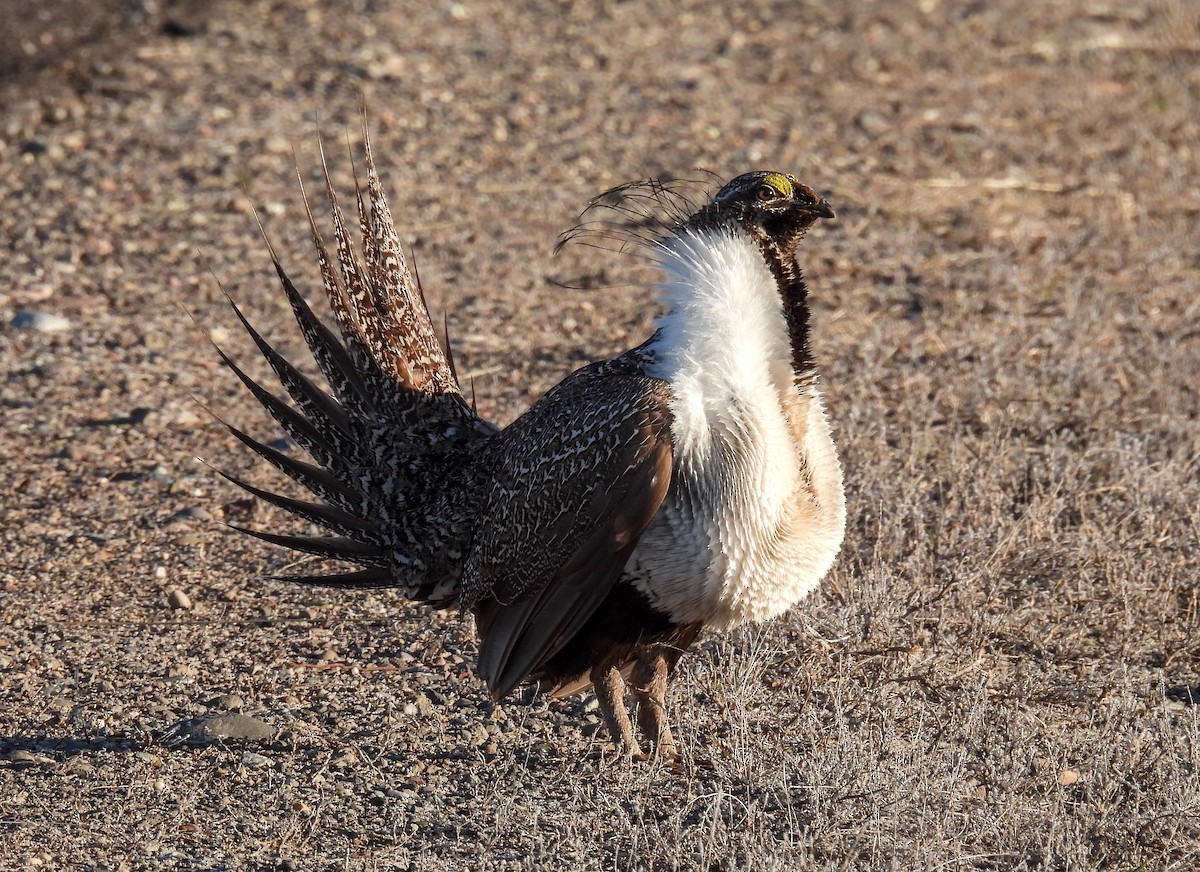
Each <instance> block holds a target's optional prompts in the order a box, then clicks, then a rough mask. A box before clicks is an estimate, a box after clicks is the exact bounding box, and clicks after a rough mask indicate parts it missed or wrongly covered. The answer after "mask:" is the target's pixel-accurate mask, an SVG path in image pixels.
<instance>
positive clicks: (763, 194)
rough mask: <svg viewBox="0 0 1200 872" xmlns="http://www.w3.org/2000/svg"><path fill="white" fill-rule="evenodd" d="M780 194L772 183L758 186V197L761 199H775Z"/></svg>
mask: <svg viewBox="0 0 1200 872" xmlns="http://www.w3.org/2000/svg"><path fill="white" fill-rule="evenodd" d="M778 196H779V192H778V191H776V190H775V189H774V188H773V187H771V186H770V185H760V186H759V188H758V199H760V200H774V199H775V198H777V197H778Z"/></svg>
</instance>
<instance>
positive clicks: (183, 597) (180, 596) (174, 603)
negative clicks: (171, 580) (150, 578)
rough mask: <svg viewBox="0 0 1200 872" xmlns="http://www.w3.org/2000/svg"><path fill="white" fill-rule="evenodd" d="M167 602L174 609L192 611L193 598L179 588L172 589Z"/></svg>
mask: <svg viewBox="0 0 1200 872" xmlns="http://www.w3.org/2000/svg"><path fill="white" fill-rule="evenodd" d="M167 602H168V603H169V604H170V606H171V608H173V609H190V608H191V607H192V598H191V597H189V596H188V595H187V594H186V593H184V592H183V591H182V590H180V589H179V588H177V587H173V588H171V591H170V593H168V594H167Z"/></svg>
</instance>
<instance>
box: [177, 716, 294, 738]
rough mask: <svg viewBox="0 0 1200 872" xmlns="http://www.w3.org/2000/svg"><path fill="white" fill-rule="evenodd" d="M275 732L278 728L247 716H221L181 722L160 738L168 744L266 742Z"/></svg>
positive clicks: (273, 736)
mask: <svg viewBox="0 0 1200 872" xmlns="http://www.w3.org/2000/svg"><path fill="white" fill-rule="evenodd" d="M278 732H279V730H278V728H276V727H274V726H272V725H271V724H268V723H266V722H264V721H260V720H259V719H258V718H252V717H250V716H249V715H240V714H222V715H206V716H205V717H200V718H192V719H191V720H186V721H180V722H179V723H178V724H175V725H174V726H172V727H170V728H168V729H167V730H166V731H165V732H164V733H163V736H162V739H163V742H164V743H165V744H168V745H179V744H187V745H207V744H210V743H212V742H221V741H242V742H269V741H270V740H271V739H273V738H275V734H276V733H278Z"/></svg>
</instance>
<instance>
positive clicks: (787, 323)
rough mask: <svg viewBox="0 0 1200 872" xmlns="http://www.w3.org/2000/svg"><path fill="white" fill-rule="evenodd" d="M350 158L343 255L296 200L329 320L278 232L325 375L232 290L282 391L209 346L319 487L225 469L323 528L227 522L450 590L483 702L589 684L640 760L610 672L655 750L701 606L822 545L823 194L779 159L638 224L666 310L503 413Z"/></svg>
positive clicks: (807, 582)
mask: <svg viewBox="0 0 1200 872" xmlns="http://www.w3.org/2000/svg"><path fill="white" fill-rule="evenodd" d="M366 167H367V202H364V196H363V192H362V191H359V192H358V197H357V201H358V202H357V212H358V223H359V227H360V230H361V247H362V249H363V252H362V255H361V256H360V255H359V254H358V252H357V251H356V250H355V244H354V242H353V241H352V238H351V233H350V231H349V228H348V227H347V222H346V219H345V217H344V215H343V213H342V211H341V210H340V208H339V207H338V204H337V200H336V198H335V196H334V193H333V190H332V187H331V186H330V184H329V182H328V176H326V188H327V191H328V196H329V201H330V205H331V208H332V211H333V227H334V233H335V237H336V260H335V259H334V258H331V257H330V255H329V253H328V251H327V249H326V247H325V245H324V243H323V242H322V240H321V237H320V234H319V233H318V231H317V228H316V225H315V222H313V221H312V213H311V211H310V212H309V220H310V223H311V224H312V230H313V240H314V243H315V245H316V250H317V255H318V261H319V264H320V269H321V276H322V279H323V282H324V286H325V291H326V294H327V295H328V298H329V302H330V304H331V307H332V310H333V315H334V317H335V320H336V322H337V327H338V328H339V329H338V331H337V332H334V331H333V330H331V329H330V328H329V327H327V326H326V325H325V324H324V323H323V322H322V321H321V320H320V319H318V318H317V317H316V316H315V315H314V314H313V312H312V311H311V310H310V308H309V306H308V305H307V304H306V303H305V301H304V298H303V297H302V296H301V295H300V293H299V292H298V291H297V290H296V288H295V286H294V285H293V284H292V282H291V280H290V279H289V278H288V276H287V275H286V274H285V273H284V271H283V268H282V266H280V264H279V261H278V260H277V259H276V258H275V257H274V253H272V259H273V260H274V263H275V268H276V270H277V272H278V273H279V278H280V281H281V282H282V284H283V289H284V292H285V293H286V294H287V298H288V300H289V301H290V303H291V306H292V309H293V311H294V313H295V316H296V320H297V321H298V322H299V325H300V329H301V331H302V332H303V335H304V339H305V340H306V342H307V344H308V347H309V349H310V350H311V352H312V354H313V357H314V358H315V359H316V362H317V364H318V365H319V366H320V369H321V371H322V373H323V374H324V377H325V380H326V381H327V382H328V386H329V389H330V390H329V392H327V391H326V390H325V389H323V388H321V387H319V386H317V385H316V384H314V383H313V382H312V381H311V380H310V379H309V378H307V377H306V376H304V375H303V374H302V373H301V372H300V371H299V370H298V369H296V367H294V366H293V365H292V364H291V363H289V362H288V361H287V360H285V359H284V358H283V357H281V356H280V355H279V354H278V353H277V352H276V351H275V350H274V349H273V348H272V347H271V346H270V345H269V344H268V343H267V342H266V341H265V340H264V339H263V338H262V337H261V336H260V335H259V334H258V333H257V332H256V331H255V330H254V328H253V327H252V326H251V325H250V323H249V322H248V321H247V320H246V318H245V317H244V316H243V315H242V313H241V312H240V311H237V307H236V306H235V307H234V308H235V311H237V315H238V317H239V318H240V319H241V321H242V323H243V324H244V326H245V328H246V330H248V331H249V333H250V336H251V337H253V340H254V342H255V343H256V344H257V346H258V348H259V349H260V350H261V351H262V353H263V355H264V356H265V357H266V359H267V361H268V362H269V363H270V365H271V367H272V368H273V369H274V371H275V374H276V375H277V376H278V378H279V380H280V382H281V383H282V385H283V387H284V389H285V390H286V391H287V394H288V396H289V397H290V398H291V401H292V402H291V403H290V404H289V403H288V402H285V401H284V400H283V399H280V398H279V397H277V396H275V395H273V394H272V393H271V392H269V391H268V390H266V389H265V388H263V387H262V386H260V385H258V384H256V383H255V382H254V381H253V380H252V379H250V378H249V377H248V376H247V375H246V374H245V373H244V372H243V371H242V370H241V369H239V368H238V367H237V365H236V364H235V363H234V362H233V361H232V360H230V359H229V358H228V357H227V356H225V355H224V354H223V353H222V358H223V359H224V360H225V362H226V363H227V364H228V365H229V367H230V368H231V369H232V370H233V371H234V372H235V373H236V374H237V375H238V377H239V378H240V379H241V380H242V382H244V383H245V385H246V387H247V388H248V389H249V390H250V391H251V393H253V394H254V396H255V397H256V398H257V399H258V400H259V401H260V402H261V403H262V404H263V405H264V406H265V407H266V409H267V410H268V411H269V412H270V413H271V415H272V416H273V417H274V418H275V420H276V421H277V422H278V423H279V425H280V426H281V427H282V428H283V430H284V431H285V432H286V433H287V435H288V436H290V437H291V439H292V440H293V441H294V442H295V443H296V444H297V445H299V446H300V447H301V448H302V449H304V451H306V452H307V453H308V454H309V455H310V456H311V458H312V461H314V462H308V461H305V460H300V459H297V458H296V457H293V456H291V455H288V454H285V453H283V452H281V451H278V450H276V449H275V448H273V447H271V446H269V445H266V444H264V443H262V442H259V441H257V440H255V439H254V438H252V437H250V436H248V435H247V434H245V433H244V432H242V431H241V430H238V429H237V428H234V427H230V430H231V431H232V433H233V434H234V435H235V436H236V437H237V438H238V439H240V440H241V441H242V442H243V443H245V444H246V445H247V446H248V447H249V448H251V449H252V450H253V451H255V452H256V453H257V454H259V455H260V456H261V457H263V458H264V459H266V460H267V461H268V462H270V463H271V464H273V465H274V466H276V467H277V468H278V469H280V470H282V471H283V472H284V473H286V474H287V475H289V476H290V477H291V478H293V479H294V480H295V481H297V482H298V483H299V484H300V485H302V486H303V487H304V488H306V489H307V490H308V491H310V492H311V493H312V494H313V496H315V497H316V500H315V501H312V502H309V501H302V500H298V499H294V498H291V497H287V496H281V495H277V494H273V493H269V492H267V491H265V490H263V489H261V488H258V487H255V486H254V485H252V484H249V483H248V482H245V481H243V480H241V479H239V478H236V477H233V476H229V478H230V479H231V480H232V481H234V482H235V483H236V484H238V485H239V486H241V487H243V488H245V489H246V490H247V491H249V492H250V493H252V494H254V495H256V496H258V497H260V498H262V499H263V500H265V501H266V502H268V503H271V504H272V505H275V506H279V507H281V508H283V509H286V510H287V511H289V512H291V513H293V514H295V515H298V516H299V517H301V518H303V519H305V520H307V521H310V522H312V523H315V524H317V525H319V526H320V527H322V528H324V529H325V530H327V531H329V533H330V534H331V535H329V536H304V535H286V534H281V533H273V532H266V531H261V530H244V532H246V533H249V534H251V535H253V536H257V537H258V538H259V539H263V540H266V541H268V542H272V543H275V544H278V545H283V546H286V547H288V548H293V549H296V550H299V551H303V552H309V553H312V554H316V555H320V556H322V557H329V558H336V559H339V560H344V561H349V562H350V563H353V564H357V565H358V566H360V567H361V568H360V569H358V570H356V571H351V572H346V573H344V574H332V575H314V576H285V577H286V578H288V579H290V580H292V581H299V582H306V583H311V584H320V585H328V586H333V587H345V588H366V587H389V588H396V589H397V590H399V591H400V592H401V594H402V595H403V596H406V597H410V598H413V599H417V600H422V601H424V602H427V603H429V604H430V605H431V606H435V607H449V606H457V607H458V608H460V609H463V610H469V611H470V612H471V613H472V614H473V615H474V617H475V623H476V628H477V630H478V634H479V664H478V670H479V674H480V675H481V676H482V678H483V680H484V681H485V682H486V683H487V686H488V688H489V690H490V691H491V693H492V695H493V696H494V697H495V698H496V699H499V698H501V697H504V696H505V695H506V694H508V693H509V692H510V691H512V690H513V689H514V688H515V687H517V685H519V684H521V683H523V682H537V684H538V686H539V687H540V688H541V689H542V690H544V691H546V692H548V693H550V694H552V695H556V696H561V695H566V694H570V693H575V692H578V691H581V690H585V689H587V688H588V687H591V686H594V687H595V690H596V696H597V699H598V701H599V704H600V709H601V712H602V713H603V716H604V719H605V722H606V724H607V726H608V728H609V730H610V732H611V734H612V736H613V738H614V740H616V741H617V742H618V743H619V744H620V746H621V747H622V748H623V749H624V751H625V753H627V754H630V755H640V754H641V750H640V748H639V745H638V741H637V738H636V737H635V734H634V730H633V726H632V724H631V721H630V717H629V711H628V709H627V708H626V704H625V695H626V689H627V688H628V689H629V690H630V691H632V694H633V696H634V698H635V700H636V702H637V709H636V710H637V716H638V722H639V725H640V727H641V730H642V733H643V735H644V736H645V738H646V739H647V740H649V741H650V742H651V743H653V746H654V748H655V749H656V751H658V752H659V753H662V754H671V753H673V752H674V743H673V740H672V737H671V731H670V727H669V726H668V723H667V717H666V713H665V708H664V703H665V696H666V690H667V682H668V679H669V677H670V674H671V671H672V669H673V667H674V666H675V664H676V662H677V661H678V659H679V656H680V655H681V654H682V653H683V651H684V650H685V649H686V648H687V647H688V646H689V645H691V644H692V642H693V641H694V640H695V638H696V636H697V634H698V633H699V632H700V630H701V629H702V628H704V627H717V628H727V627H734V626H737V625H738V624H741V623H743V622H746V621H761V620H765V619H767V618H770V617H773V616H775V615H778V614H780V613H782V612H783V611H784V610H786V609H787V608H788V607H789V606H791V605H792V604H793V603H795V602H797V601H798V600H799V599H801V598H802V597H804V596H805V595H806V594H808V593H809V592H810V591H811V590H813V588H814V587H816V585H817V583H818V582H819V581H820V579H821V577H822V576H823V575H824V574H825V573H826V572H827V571H828V569H829V567H830V566H831V564H832V563H833V560H834V557H835V555H836V554H837V551H838V548H839V546H840V544H841V540H842V533H843V528H844V526H845V502H844V498H843V493H842V473H841V467H840V465H839V463H838V459H837V454H836V451H835V449H834V444H833V440H832V438H831V435H830V427H829V423H828V421H827V420H826V417H825V411H824V408H823V406H822V399H821V394H820V392H819V391H818V389H817V386H816V370H815V367H814V364H813V358H812V355H811V353H810V350H809V335H808V332H809V331H808V308H807V305H806V301H805V296H806V291H805V285H804V281H803V279H802V277H801V274H800V270H799V268H798V267H797V265H796V261H795V254H796V249H797V246H798V244H799V242H800V240H801V238H802V237H803V236H804V233H805V231H806V230H807V229H808V228H809V226H811V225H812V224H813V222H815V221H816V220H817V219H818V218H831V217H833V211H832V210H831V209H830V208H829V205H828V204H827V203H826V202H825V200H823V199H822V198H821V197H820V196H818V195H817V194H816V193H815V192H814V191H812V190H811V189H809V188H807V187H805V186H804V185H801V184H800V183H799V182H797V181H796V179H795V178H793V177H792V176H789V175H785V174H782V173H774V172H752V173H747V174H745V175H741V176H738V177H737V178H736V179H734V180H733V181H731V182H729V183H728V184H727V185H725V186H724V187H723V188H721V190H720V191H718V192H717V194H716V195H715V196H714V197H713V198H712V199H711V200H710V201H709V202H708V203H707V204H706V205H704V206H703V207H701V208H700V209H698V210H697V211H695V213H694V214H692V215H690V216H686V217H684V216H681V217H680V218H679V220H678V221H675V222H674V223H673V224H672V226H671V227H670V228H669V229H668V231H667V232H665V233H664V235H663V237H662V238H659V239H656V240H654V241H653V242H652V243H651V248H652V251H653V252H654V255H655V257H656V259H657V264H658V267H659V268H660V269H661V272H662V275H663V282H662V285H661V293H662V297H663V300H664V302H665V305H666V312H665V314H663V315H662V316H661V317H660V318H659V321H658V329H657V330H656V332H655V333H654V335H653V336H651V337H650V339H649V340H648V341H646V342H645V343H643V344H642V345H640V346H638V347H637V348H634V349H632V350H630V351H627V352H625V353H624V354H622V355H620V356H618V357H615V358H613V359H611V360H605V361H601V362H599V363H593V364H591V365H589V366H585V367H583V368H582V369H580V370H578V371H576V372H574V373H572V374H571V375H569V376H568V377H567V378H566V379H564V380H563V381H562V382H561V383H560V384H559V385H558V386H556V387H555V388H553V389H552V390H551V391H549V392H548V393H547V394H546V395H545V396H544V397H542V399H540V400H539V401H538V402H537V403H535V404H534V405H533V406H532V407H531V408H530V409H529V410H528V411H526V412H525V413H524V414H523V415H522V416H521V417H519V418H518V419H517V420H516V421H514V422H513V423H512V424H510V425H509V426H508V427H506V428H504V429H499V428H497V427H496V426H494V425H493V424H491V423H488V422H487V421H484V420H482V419H480V418H479V417H477V416H476V415H475V413H474V412H473V411H472V408H471V406H470V405H469V404H468V403H467V402H466V401H465V400H464V399H463V396H462V393H461V391H460V390H459V385H458V381H457V378H456V376H455V373H454V371H453V367H452V366H451V364H450V363H449V362H448V360H447V356H446V353H445V352H444V351H443V349H442V346H441V344H440V342H439V340H438V336H437V333H436V331H435V330H434V327H433V325H432V324H431V323H430V319H429V314H428V311H427V309H426V307H425V304H424V300H423V297H422V294H421V290H420V288H419V287H418V286H417V283H416V281H415V280H414V277H413V275H412V273H410V271H409V268H408V266H407V264H406V262H405V258H404V255H403V253H402V250H401V244H400V240H399V238H398V237H397V234H396V230H395V227H394V226H393V223H392V217H391V214H390V212H389V211H388V207H387V204H386V201H385V199H384V195H383V191H382V187H381V185H380V182H379V178H378V174H377V172H376V168H375V163H374V159H373V157H372V154H371V149H370V143H369V142H368V143H367V145H366ZM339 334H340V335H339ZM239 529H241V528H239Z"/></svg>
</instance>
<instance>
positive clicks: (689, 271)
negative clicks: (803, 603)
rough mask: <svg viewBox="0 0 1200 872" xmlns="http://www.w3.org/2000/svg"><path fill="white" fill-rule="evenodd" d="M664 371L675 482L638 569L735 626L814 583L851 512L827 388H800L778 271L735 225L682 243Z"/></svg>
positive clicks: (670, 285) (666, 591)
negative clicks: (668, 386)
mask: <svg viewBox="0 0 1200 872" xmlns="http://www.w3.org/2000/svg"><path fill="white" fill-rule="evenodd" d="M661 265H662V268H663V271H664V273H665V274H666V281H665V283H664V285H663V293H664V296H665V298H666V302H667V304H668V313H667V314H666V315H665V316H664V317H663V318H662V320H661V322H660V327H661V330H662V333H661V336H660V339H659V341H658V342H657V343H656V345H655V351H656V352H657V354H658V359H659V364H658V367H657V369H656V370H655V371H653V373H652V374H653V375H655V376H657V377H659V378H663V379H665V380H667V381H668V382H669V383H670V384H671V391H672V401H671V406H672V412H673V414H674V418H673V422H672V427H671V432H672V437H673V440H674V455H675V461H674V470H673V473H672V475H673V478H672V483H671V490H670V492H669V493H668V495H667V498H666V500H665V501H664V502H663V505H662V508H661V509H660V510H659V512H658V514H657V515H656V516H655V518H654V520H653V521H652V522H651V525H650V527H649V528H648V529H647V530H646V531H645V533H644V534H643V535H642V538H641V541H640V542H639V544H638V547H637V550H636V551H635V552H634V554H633V556H632V557H631V559H630V562H629V565H628V567H627V569H628V572H629V574H630V576H631V577H632V579H633V581H634V583H635V584H636V585H637V586H638V587H639V588H640V589H641V590H642V591H643V592H645V593H646V594H647V595H648V596H649V597H650V598H651V600H652V601H653V602H654V604H655V605H656V607H657V608H659V609H661V610H663V611H665V612H667V613H668V614H670V615H671V616H672V618H673V619H674V620H675V621H676V622H680V623H683V622H690V621H698V620H702V621H706V622H708V623H710V624H713V625H716V626H735V625H737V624H740V623H743V622H745V621H756V620H765V619H767V618H770V617H773V616H775V615H778V614H780V613H782V612H783V611H785V610H786V609H787V608H789V607H790V606H791V605H793V604H794V603H795V602H797V601H798V600H799V599H801V598H802V597H803V596H805V595H806V594H808V593H809V592H810V591H812V590H813V588H815V587H816V586H817V584H818V583H819V582H820V580H821V578H822V576H824V575H825V573H826V572H827V571H828V570H829V567H830V566H831V565H832V564H833V560H834V558H835V556H836V555H837V551H838V548H839V547H840V545H841V541H842V534H843V530H844V528H845V519H846V509H845V499H844V497H843V493H842V471H841V466H840V465H839V463H838V459H837V453H836V451H835V449H834V445H833V440H832V437H831V434H830V428H829V423H828V421H827V420H826V417H825V412H824V408H823V406H822V403H821V396H820V393H819V392H818V391H817V390H816V388H815V387H811V386H805V387H798V386H797V385H796V379H795V376H794V374H793V372H792V366H791V359H792V357H791V344H790V342H789V339H788V334H787V324H786V321H785V320H784V316H783V307H782V302H781V300H780V297H779V291H778V288H777V285H776V280H775V277H774V275H773V274H772V272H771V271H770V270H769V269H768V267H767V265H766V263H765V262H764V260H763V258H762V255H761V254H760V252H759V250H758V248H757V246H756V245H755V244H754V243H753V242H752V241H751V240H750V239H749V238H748V237H746V236H745V235H743V234H741V233H738V232H734V231H730V230H715V231H710V232H702V233H693V234H688V235H685V236H683V237H680V238H677V239H674V240H672V241H671V242H669V243H668V248H667V250H666V251H665V252H664V254H663V257H662V264H661Z"/></svg>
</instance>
